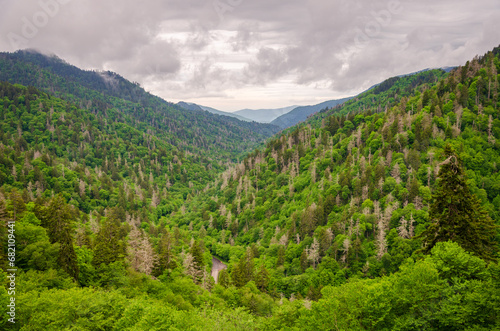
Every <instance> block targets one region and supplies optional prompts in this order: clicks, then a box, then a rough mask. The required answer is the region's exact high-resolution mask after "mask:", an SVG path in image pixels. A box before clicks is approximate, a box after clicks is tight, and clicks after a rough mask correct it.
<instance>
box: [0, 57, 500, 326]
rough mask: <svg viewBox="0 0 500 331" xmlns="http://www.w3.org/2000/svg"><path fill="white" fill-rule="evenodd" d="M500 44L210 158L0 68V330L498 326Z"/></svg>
mask: <svg viewBox="0 0 500 331" xmlns="http://www.w3.org/2000/svg"><path fill="white" fill-rule="evenodd" d="M498 56H499V51H498V49H495V50H494V51H493V52H489V53H488V54H486V55H485V56H482V57H477V58H475V59H474V60H472V61H470V62H468V63H467V64H466V65H464V66H462V67H459V68H457V69H456V70H454V71H452V72H450V73H449V74H446V73H444V72H443V71H430V72H424V73H419V74H417V75H414V76H410V77H400V78H394V79H391V80H389V81H387V82H385V83H383V84H381V85H379V86H377V87H376V88H374V89H372V90H370V91H367V92H366V93H364V94H362V95H360V96H358V97H357V98H355V99H352V100H350V101H348V102H346V103H345V104H344V105H343V106H339V107H336V108H334V109H330V110H327V111H324V112H321V113H319V114H316V115H314V116H313V117H311V118H309V119H308V120H307V122H305V123H303V124H301V125H299V126H296V127H293V128H290V129H287V130H285V131H284V132H282V133H281V134H280V135H279V136H276V137H274V138H272V139H271V140H269V141H268V143H267V145H266V146H265V147H263V148H260V149H257V150H255V151H254V152H253V153H251V154H249V155H247V156H246V157H245V158H244V159H243V160H242V161H241V162H239V163H234V164H232V165H230V166H229V169H227V170H226V171H224V172H223V173H222V174H217V173H218V172H220V171H222V170H223V169H222V166H218V162H215V161H211V160H208V159H207V158H205V157H204V156H203V154H199V153H195V152H194V151H196V150H198V149H199V148H201V147H200V146H201V145H194V147H193V149H192V151H193V152H188V151H185V150H183V149H182V148H180V147H178V146H177V145H174V144H172V141H173V140H175V139H177V138H178V137H177V136H175V135H173V134H172V139H173V140H172V141H170V140H168V139H167V138H166V137H167V136H162V134H163V133H162V132H161V128H160V127H155V126H154V124H155V123H156V122H153V123H149V122H146V123H145V124H141V125H144V127H143V126H138V125H139V124H138V123H139V121H137V122H136V121H135V120H133V117H132V116H133V115H134V113H133V112H132V113H130V114H129V115H122V116H123V118H124V119H127V118H128V117H126V116H130V120H128V121H127V120H123V121H121V120H116V119H120V115H119V114H121V112H122V111H121V110H120V111H118V110H114V111H112V110H111V109H112V108H111V109H107V110H106V114H107V116H106V114H104V113H103V111H101V110H97V113H96V110H93V109H91V107H90V108H89V109H88V110H87V109H86V107H80V106H79V104H76V105H75V104H74V103H72V102H69V101H66V100H62V99H59V98H56V97H53V96H51V95H49V94H46V93H45V92H41V91H39V90H36V89H35V88H27V87H23V86H19V85H11V84H8V83H3V84H2V85H1V86H0V106H1V113H0V121H1V125H2V131H0V134H1V136H0V142H1V144H0V185H1V187H0V193H1V194H0V219H1V220H2V221H3V223H2V224H7V222H8V221H10V222H14V221H15V224H16V225H15V236H16V241H17V246H16V262H15V266H16V267H17V268H18V269H19V272H18V276H17V285H16V286H17V288H18V290H19V291H18V292H19V293H18V295H17V297H16V303H17V318H18V322H19V324H16V325H15V326H14V329H16V330H20V329H21V325H22V326H24V327H25V328H31V329H44V328H45V329H47V328H49V329H50V328H52V329H58V330H65V329H71V328H79V329H84V330H87V329H89V330H91V329H106V330H127V329H130V330H132V329H162V328H169V327H172V328H177V329H199V330H206V329H213V330H226V329H227V330H246V329H248V330H255V329H267V330H276V329H299V330H313V329H315V330H317V329H325V328H326V329H339V330H364V329H381V330H393V329H406V330H411V329H431V330H442V329H454V330H462V329H471V328H472V329H495V328H498V327H499V326H500V321H499V319H498V316H500V310H499V309H500V308H499V307H500V301H499V298H500V283H499V281H498V280H499V279H500V268H499V266H498V263H497V262H496V260H497V259H498V242H499V239H500V238H499V237H498V228H496V227H495V223H496V224H497V225H498V224H499V221H500V214H499V210H500V174H499V168H498V167H499V164H500V153H499V152H500V111H499V102H500V98H499V92H500V86H499V78H500V77H499V75H498V73H499V71H500V59H499V57H498ZM96 95H97V94H96ZM65 98H66V96H65ZM68 100H70V98H68ZM113 100H116V99H113ZM125 104H127V103H126V102H125ZM147 129H150V130H151V131H147ZM179 130H183V129H179ZM165 134H170V133H165ZM235 139H236V138H235ZM242 139H243V138H242ZM235 141H236V140H235ZM217 148H220V146H219V147H217ZM215 150H216V149H215V148H214V149H213V150H211V152H215ZM219 150H221V151H222V150H224V148H222V149H219ZM221 153H222V152H221ZM228 153H229V151H228ZM224 155H225V154H222V155H219V158H218V160H221V161H222V160H223V158H224ZM231 155H233V154H231ZM215 158H216V156H213V157H212V159H213V160H215ZM212 178H215V180H212ZM447 192H451V193H449V194H451V196H452V197H453V198H449V199H448V198H445V197H447V194H448V193H447ZM453 192H460V194H461V195H460V196H456V195H455V196H453V194H456V193H453ZM450 215H451V216H450ZM455 220H460V222H459V223H454V222H455ZM0 229H1V233H0V234H1V235H2V236H3V237H4V238H6V237H7V236H8V234H9V232H8V231H12V230H11V228H6V227H3V228H0ZM443 230H446V231H443ZM443 232H445V233H444V234H443ZM475 239H476V240H475ZM448 240H451V242H449V241H448ZM5 242H6V240H2V243H5ZM477 243H479V244H477ZM4 246H5V244H4ZM4 248H6V247H4ZM3 253H4V254H5V255H7V250H6V249H4V251H3ZM212 256H216V257H218V258H220V259H221V260H223V261H224V262H225V263H226V264H228V269H227V270H222V271H221V273H220V274H219V279H218V284H214V282H213V279H212V278H211V277H210V267H211V263H212V262H211V261H212ZM1 261H7V260H6V258H5V257H3V258H2V259H1ZM5 269H6V266H5V265H4V266H3V270H5ZM0 276H2V277H4V279H6V277H5V275H4V274H3V272H2V275H0ZM151 276H154V277H155V279H152V277H151ZM8 300H9V296H8V295H7V290H6V289H5V288H0V302H1V303H2V304H1V306H2V307H4V308H3V309H6V306H7V302H8ZM7 317H8V316H7V315H6V314H5V313H3V312H2V319H1V320H0V323H3V325H6V323H8V322H7V320H6V318H7Z"/></svg>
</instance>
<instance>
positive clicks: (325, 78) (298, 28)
mask: <svg viewBox="0 0 500 331" xmlns="http://www.w3.org/2000/svg"><path fill="white" fill-rule="evenodd" d="M0 6H1V10H0V50H2V51H15V50H16V49H18V48H27V47H29V48H35V49H39V50H41V51H44V52H49V53H54V54H57V55H58V56H60V57H62V58H64V59H65V60H67V61H68V62H71V63H73V64H75V65H78V66H80V67H83V68H93V69H98V70H100V69H101V70H113V71H117V72H118V73H119V74H121V75H123V76H125V77H127V78H129V79H131V80H135V81H138V82H140V83H141V84H143V85H145V86H146V87H147V88H148V87H150V88H152V89H153V90H154V91H155V92H156V93H158V94H160V96H163V97H165V98H170V99H172V98H174V99H179V100H180V99H183V98H185V97H189V98H196V97H195V96H196V95H203V96H213V97H212V98H213V100H214V102H215V103H214V104H213V105H217V102H220V103H221V104H224V98H225V96H226V95H231V98H232V99H237V98H238V95H239V94H241V96H244V95H247V96H248V95H250V94H251V93H252V89H255V88H260V87H262V86H281V85H280V84H282V83H283V82H284V81H285V80H286V82H287V85H286V86H287V89H288V91H287V93H288V94H289V95H293V93H294V92H293V91H294V90H295V89H296V90H297V91H299V90H301V89H302V90H303V89H304V88H305V87H306V86H307V88H310V89H311V95H314V97H315V98H318V97H319V98H325V99H326V98H333V97H334V96H336V95H348V94H354V93H357V92H359V91H361V90H363V89H365V88H367V87H369V86H371V85H373V84H375V83H378V82H379V81H380V80H383V79H385V78H388V77H390V76H394V75H398V74H403V73H409V72H412V71H417V70H421V69H424V68H427V67H440V66H447V65H457V64H461V63H463V62H465V61H466V60H468V59H470V58H471V57H473V56H474V55H476V54H482V53H484V52H485V51H487V50H489V49H491V48H492V47H494V46H497V45H498V44H499V43H500V40H499V39H500V38H499V37H498V33H497V31H498V30H499V28H500V23H499V21H500V20H499V19H498V18H500V3H499V2H498V1H497V0H478V1H475V2H471V1H468V0H467V1H465V0H454V1H452V0H442V1H439V2H437V1H434V0H432V1H431V0H421V1H412V0H358V1H347V0H333V1H332V0H291V1H282V0H267V1H264V0H253V1H250V0H151V1H148V2H137V1H131V0H120V1H118V0H114V1H113V0H110V1H98V0H25V1H15V0H0ZM290 82H291V83H290ZM319 82H321V84H319ZM311 86H322V90H321V91H319V90H315V89H314V88H312V87H311ZM325 86H326V88H325ZM290 89H291V90H290ZM275 101H276V100H275ZM259 102H261V103H264V104H263V105H265V100H259ZM270 102H271V101H270ZM245 106H247V105H245Z"/></svg>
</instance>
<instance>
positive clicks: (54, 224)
mask: <svg viewBox="0 0 500 331" xmlns="http://www.w3.org/2000/svg"><path fill="white" fill-rule="evenodd" d="M37 216H38V217H39V218H40V220H41V221H42V226H43V227H45V228H46V229H47V233H48V235H49V238H50V243H51V244H54V243H59V245H60V246H59V255H58V258H57V261H58V264H59V265H60V266H61V268H62V269H63V270H64V271H66V272H67V273H68V274H69V275H70V276H71V277H73V278H74V279H75V280H78V273H79V270H78V261H77V256H76V253H75V249H74V247H73V236H72V235H71V231H72V229H71V224H72V222H73V219H74V218H75V215H74V211H73V210H72V209H71V207H70V206H69V205H68V204H66V201H65V200H64V198H63V196H62V195H60V194H59V195H57V196H55V197H54V198H52V199H51V200H50V202H49V204H48V205H47V206H44V207H40V208H38V215H37Z"/></svg>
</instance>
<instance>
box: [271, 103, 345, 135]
mask: <svg viewBox="0 0 500 331" xmlns="http://www.w3.org/2000/svg"><path fill="white" fill-rule="evenodd" d="M350 99H352V97H349V98H344V99H339V100H329V101H325V102H322V103H320V104H317V105H312V106H301V107H296V108H294V109H293V110H292V111H290V112H289V113H286V114H284V115H281V116H280V117H278V118H276V119H275V120H273V121H272V122H271V124H274V125H276V126H279V127H280V128H281V129H286V128H289V127H291V126H294V125H296V124H298V123H300V122H303V121H305V120H306V119H307V118H308V117H309V116H311V115H312V114H314V113H317V112H319V111H321V110H323V109H329V108H333V107H335V106H338V105H340V104H343V103H344V102H346V101H348V100H350Z"/></svg>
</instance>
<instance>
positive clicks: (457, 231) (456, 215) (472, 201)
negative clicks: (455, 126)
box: [417, 145, 498, 261]
mask: <svg viewBox="0 0 500 331" xmlns="http://www.w3.org/2000/svg"><path fill="white" fill-rule="evenodd" d="M444 155H445V157H446V160H445V161H444V162H443V163H441V164H440V167H441V168H440V170H439V174H438V182H437V188H436V191H435V192H434V194H433V200H434V202H433V203H432V205H431V210H430V213H429V217H430V219H431V220H432V221H433V222H434V223H432V224H431V225H430V226H429V227H428V228H427V229H426V230H425V231H424V232H422V233H421V234H420V235H419V236H418V237H417V238H422V240H423V248H422V251H423V252H424V253H429V252H430V250H431V249H432V248H433V247H434V246H435V245H436V243H438V242H442V241H448V240H451V241H455V242H456V243H458V244H459V245H460V246H461V247H462V248H464V249H465V250H467V251H469V252H471V253H474V254H476V255H477V256H479V257H481V258H483V259H485V260H488V261H491V260H494V259H495V254H496V252H497V244H496V242H495V241H494V238H495V236H496V233H497V228H498V227H497V226H496V225H495V223H494V222H493V220H492V219H491V218H490V217H489V215H488V214H487V212H486V211H485V210H484V209H483V208H482V207H481V204H480V201H479V200H478V199H477V197H476V196H475V195H474V194H472V193H471V191H470V189H469V187H468V186H467V183H466V180H467V178H466V175H465V172H464V170H463V167H462V165H461V161H460V159H459V157H458V156H457V154H456V153H455V152H454V151H453V150H452V148H451V146H450V145H447V146H446V147H445V150H444Z"/></svg>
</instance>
